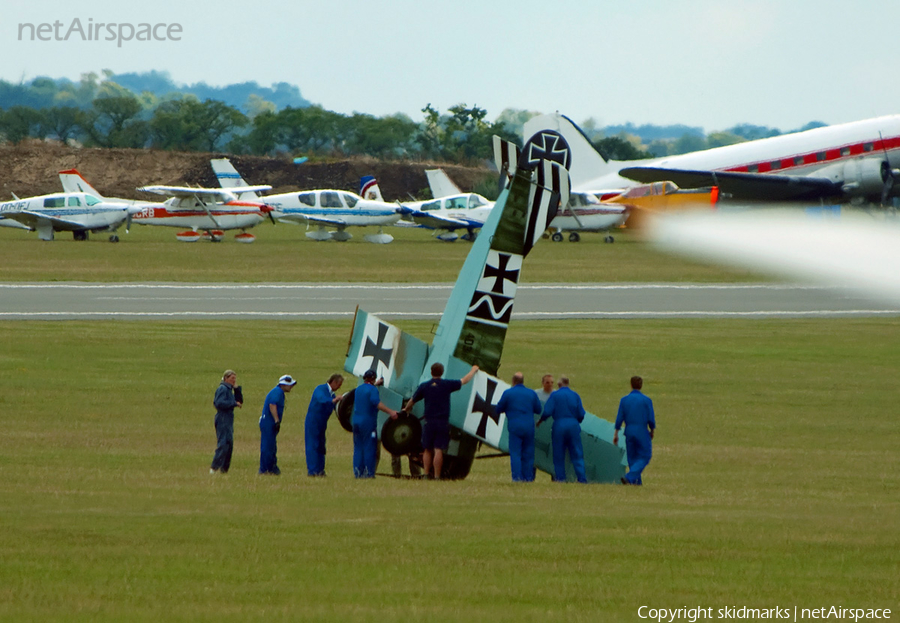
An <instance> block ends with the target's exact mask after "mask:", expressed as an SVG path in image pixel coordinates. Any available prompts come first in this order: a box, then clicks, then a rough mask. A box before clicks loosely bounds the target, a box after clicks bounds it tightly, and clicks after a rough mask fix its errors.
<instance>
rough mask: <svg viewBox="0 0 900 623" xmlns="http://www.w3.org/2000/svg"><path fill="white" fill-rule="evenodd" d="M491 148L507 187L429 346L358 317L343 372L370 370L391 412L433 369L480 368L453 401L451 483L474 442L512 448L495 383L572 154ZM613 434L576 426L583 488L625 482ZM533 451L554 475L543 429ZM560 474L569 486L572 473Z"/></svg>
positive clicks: (548, 142) (563, 191)
mask: <svg viewBox="0 0 900 623" xmlns="http://www.w3.org/2000/svg"><path fill="white" fill-rule="evenodd" d="M494 140H495V153H496V154H498V167H499V168H500V169H501V175H503V176H504V179H506V180H508V181H509V183H508V186H507V188H505V189H504V190H503V191H502V192H501V194H500V197H499V199H498V200H497V204H496V206H495V207H494V209H493V210H492V212H491V214H490V216H489V218H488V220H487V221H486V222H485V223H484V226H483V227H482V230H481V235H480V236H478V238H477V239H476V241H475V242H474V244H473V245H472V249H471V251H470V252H469V255H468V257H467V258H466V261H465V263H464V264H463V267H462V270H461V271H460V274H459V278H458V279H457V282H456V285H455V286H454V288H453V291H452V292H451V294H450V298H449V300H448V302H447V307H446V308H445V310H444V314H443V316H442V317H441V321H440V323H439V325H438V327H437V329H436V330H435V337H434V340H433V342H432V344H431V346H429V345H427V344H426V343H425V342H423V341H422V340H420V339H418V338H416V337H414V336H412V335H409V334H408V333H405V332H403V331H401V330H400V329H398V328H397V327H395V326H393V325H391V324H389V323H387V322H384V321H383V320H381V319H380V318H378V317H376V316H373V315H371V314H369V313H367V312H365V311H362V310H357V313H356V317H355V319H354V325H353V330H352V334H351V338H350V346H349V349H348V352H347V358H346V360H345V362H344V369H345V370H346V371H347V372H350V373H352V374H354V375H356V376H362V374H363V373H364V372H365V371H366V370H370V369H371V370H375V371H376V373H377V375H378V376H379V377H381V378H383V379H384V385H383V386H381V387H380V388H379V392H380V395H381V400H382V402H384V404H385V405H387V406H389V407H391V408H392V409H398V410H399V409H400V408H401V407H402V405H403V404H404V403H405V402H406V400H408V399H409V397H410V396H412V394H413V392H415V389H416V387H417V386H418V385H419V383H421V382H423V381H425V380H427V379H429V378H431V374H430V366H431V365H432V364H433V363H436V362H440V363H442V364H444V368H445V370H446V375H445V376H446V378H460V377H462V376H464V375H465V374H466V373H467V372H468V371H469V369H470V368H471V367H472V365H473V364H475V365H478V366H479V368H480V371H479V372H478V373H477V374H476V375H475V377H474V378H473V381H472V383H469V384H467V385H465V386H463V388H462V389H461V390H460V391H458V392H455V393H454V394H453V395H452V397H451V402H450V407H451V414H450V425H451V430H452V434H451V444H450V448H449V451H448V453H447V454H446V455H445V463H444V473H445V474H447V475H449V477H451V478H465V476H466V475H468V473H469V469H470V468H471V465H472V461H473V459H474V457H475V450H476V449H477V447H478V445H479V443H483V444H487V445H489V446H490V447H492V448H494V449H496V450H499V451H501V452H507V451H508V449H509V446H508V432H507V427H506V418H505V415H502V414H498V413H497V411H496V405H497V403H498V402H499V400H500V396H501V395H502V394H503V391H504V390H505V389H507V388H508V387H509V385H508V384H507V383H505V382H504V381H502V380H500V379H499V378H497V376H496V374H497V371H498V369H499V367H500V357H501V355H502V352H503V343H504V341H505V338H506V331H507V328H508V326H509V322H510V319H511V315H512V307H513V303H514V300H515V295H516V289H517V284H518V281H519V277H520V275H521V271H522V263H523V260H524V258H525V256H527V255H528V253H529V252H530V251H531V249H532V247H533V246H534V245H535V244H536V243H537V242H538V241H539V240H540V239H541V234H543V232H544V231H545V230H546V229H547V226H548V224H549V222H550V221H551V220H553V218H554V216H556V213H557V210H558V208H559V206H560V205H566V203H567V202H568V198H569V178H568V172H567V166H568V165H569V163H570V161H571V153H570V152H569V150H568V146H567V145H566V143H565V141H564V140H563V139H562V137H561V136H560V135H559V134H558V133H556V132H549V131H545V132H540V133H538V134H536V135H535V136H534V137H532V138H531V139H530V140H529V141H528V143H527V144H526V148H525V150H524V157H523V154H522V153H520V152H519V151H518V148H517V147H516V146H515V145H512V144H510V143H506V142H504V141H501V139H499V138H498V137H494ZM421 409H422V403H418V404H417V405H416V407H415V408H414V410H413V411H414V412H413V415H414V416H415V417H417V418H421V417H423V413H422V410H421ZM345 411H346V410H345ZM345 415H346V413H345ZM379 417H380V421H379V425H378V431H379V435H380V436H382V438H383V433H384V430H385V429H386V428H387V427H385V426H384V424H385V423H386V421H387V418H386V416H384V415H383V414H382V415H380V416H379ZM390 428H391V436H392V438H391V440H390V441H391V447H393V448H397V447H398V446H397V444H396V443H394V442H395V441H396V437H397V426H396V425H395V424H391V426H390ZM403 430H404V431H405V433H404V434H406V436H407V439H406V441H407V442H408V443H407V445H406V446H404V447H405V448H409V451H413V450H414V447H415V446H417V445H418V442H419V440H418V439H410V438H409V437H410V434H411V431H415V430H420V428H419V427H417V426H411V427H407V428H405V429H403ZM613 433H614V431H613V425H612V424H610V423H609V422H606V421H603V420H601V419H599V418H598V417H596V416H594V415H591V414H588V415H587V416H586V417H585V420H584V422H583V423H582V441H583V446H584V453H585V465H586V468H587V478H588V481H590V482H618V481H619V479H620V478H621V477H622V476H624V474H625V465H626V461H625V452H624V448H623V447H622V446H616V445H613V443H612V438H613ZM401 436H402V435H401ZM383 440H384V439H383ZM385 445H386V447H387V446H388V444H387V442H386V443H385ZM535 446H536V453H535V454H536V456H535V464H536V466H537V467H538V469H541V470H542V471H545V472H547V473H551V474H552V473H553V457H552V449H551V444H550V427H549V426H544V427H541V428H539V429H538V431H537V436H536V442H535ZM567 471H568V472H569V473H570V476H571V477H570V479H571V480H574V470H573V469H572V468H571V465H569V466H568V469H567Z"/></svg>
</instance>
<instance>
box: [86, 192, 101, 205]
mask: <svg viewBox="0 0 900 623" xmlns="http://www.w3.org/2000/svg"><path fill="white" fill-rule="evenodd" d="M84 202H85V204H87V205H89V206H95V205H97V204H98V203H100V200H99V199H97V198H96V197H95V196H94V195H85V196H84Z"/></svg>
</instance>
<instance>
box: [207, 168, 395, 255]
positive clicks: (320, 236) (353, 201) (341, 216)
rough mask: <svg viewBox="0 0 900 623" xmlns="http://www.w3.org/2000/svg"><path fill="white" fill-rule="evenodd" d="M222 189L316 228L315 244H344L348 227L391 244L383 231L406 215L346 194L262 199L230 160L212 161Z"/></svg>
mask: <svg viewBox="0 0 900 623" xmlns="http://www.w3.org/2000/svg"><path fill="white" fill-rule="evenodd" d="M210 164H211V165H212V168H213V171H214V172H215V174H216V178H217V179H218V180H219V185H220V186H222V188H224V189H228V190H229V191H231V192H233V193H235V194H237V195H239V196H241V197H242V198H247V199H254V200H255V199H259V200H260V201H265V203H266V205H269V206H271V207H272V209H273V211H272V216H273V217H274V218H275V219H277V220H279V221H281V222H284V223H305V224H306V225H308V226H315V229H312V230H310V231H307V232H306V237H307V238H310V239H312V240H319V241H323V240H336V241H338V242H344V241H347V240H349V239H350V238H352V236H351V235H350V233H349V232H348V231H346V229H347V227H370V226H374V227H378V233H377V234H369V235H367V236H365V239H366V240H367V241H368V242H373V243H376V244H387V243H389V242H391V241H392V240H393V239H394V237H393V236H391V235H390V234H386V233H384V231H383V229H382V228H383V227H384V226H385V225H393V224H394V223H396V222H397V221H399V220H400V217H401V216H402V214H403V213H404V212H405V210H404V208H403V207H402V206H398V205H395V204H391V203H386V202H384V201H376V200H372V199H364V198H362V197H360V196H359V195H357V194H355V193H351V192H348V191H345V190H332V189H325V190H305V191H299V192H292V193H282V194H278V195H266V196H265V197H262V198H259V197H258V196H257V195H256V193H254V192H252V191H242V190H241V189H242V188H248V185H247V182H245V181H244V178H242V177H241V175H240V174H239V173H238V172H237V170H236V169H235V168H234V165H232V164H231V162H230V161H229V160H228V159H227V158H218V159H214V160H211V161H210Z"/></svg>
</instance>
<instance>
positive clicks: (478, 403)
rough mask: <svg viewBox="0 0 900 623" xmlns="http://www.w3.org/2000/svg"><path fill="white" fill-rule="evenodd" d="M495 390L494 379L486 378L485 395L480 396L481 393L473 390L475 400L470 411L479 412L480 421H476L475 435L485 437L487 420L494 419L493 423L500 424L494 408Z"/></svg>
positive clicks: (495, 383)
mask: <svg viewBox="0 0 900 623" xmlns="http://www.w3.org/2000/svg"><path fill="white" fill-rule="evenodd" d="M496 391H497V381H495V380H494V379H490V378H489V379H488V380H487V391H486V392H485V394H487V396H486V397H484V398H482V397H481V394H479V393H478V392H477V391H476V392H475V402H474V404H472V413H481V421H480V422H478V430H477V431H476V435H478V436H479V437H481V438H482V439H486V438H487V423H488V420H489V419H491V420H494V423H496V424H498V425H499V424H500V414H499V413H497V410H496V409H495V408H494V392H496Z"/></svg>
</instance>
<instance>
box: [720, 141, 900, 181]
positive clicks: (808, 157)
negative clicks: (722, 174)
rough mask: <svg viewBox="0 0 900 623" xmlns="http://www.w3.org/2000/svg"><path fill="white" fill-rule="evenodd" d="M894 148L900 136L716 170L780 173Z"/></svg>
mask: <svg viewBox="0 0 900 623" xmlns="http://www.w3.org/2000/svg"><path fill="white" fill-rule="evenodd" d="M895 149H900V136H894V137H889V138H885V139H881V138H879V139H873V140H871V141H862V142H858V143H849V144H846V145H840V146H838V147H830V148H828V149H824V150H822V149H820V150H818V151H811V152H806V153H800V154H795V155H793V156H785V157H783V158H776V159H774V160H765V161H758V162H751V163H748V164H744V165H740V166H736V167H728V168H725V169H717V170H719V171H729V172H734V173H781V172H783V171H789V170H791V169H799V168H801V167H806V166H809V165H822V164H823V163H827V164H833V163H835V162H838V161H841V160H847V159H850V158H854V157H856V156H860V155H864V154H873V153H884V152H885V151H893V150H895ZM773 165H775V166H773Z"/></svg>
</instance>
